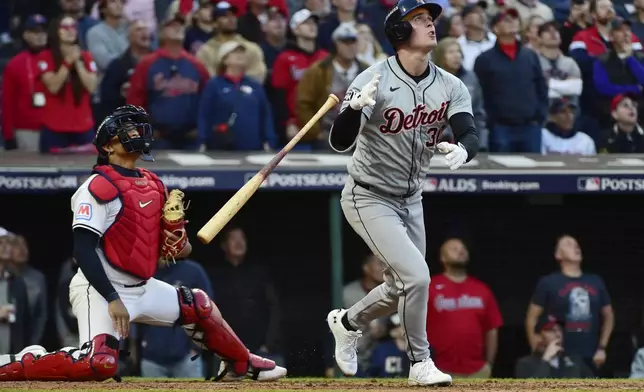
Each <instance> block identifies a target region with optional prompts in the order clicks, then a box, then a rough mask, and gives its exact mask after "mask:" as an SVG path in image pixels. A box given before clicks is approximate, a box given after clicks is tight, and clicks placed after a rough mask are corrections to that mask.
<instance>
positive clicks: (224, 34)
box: [197, 1, 266, 83]
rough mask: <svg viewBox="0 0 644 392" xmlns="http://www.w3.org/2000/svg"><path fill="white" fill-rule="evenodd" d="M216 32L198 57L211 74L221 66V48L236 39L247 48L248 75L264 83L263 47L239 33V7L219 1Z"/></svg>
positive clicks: (213, 14)
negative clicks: (237, 14)
mask: <svg viewBox="0 0 644 392" xmlns="http://www.w3.org/2000/svg"><path fill="white" fill-rule="evenodd" d="M212 12H213V13H212V17H213V21H214V23H215V31H216V34H215V35H214V36H213V37H212V38H210V39H209V40H208V41H206V43H205V44H203V45H202V46H201V48H199V50H198V51H197V58H198V59H199V60H200V61H201V62H202V63H203V64H204V65H205V66H206V69H208V72H209V73H210V76H215V75H216V74H217V69H218V68H219V62H218V61H219V58H220V56H219V54H218V53H219V48H221V45H223V44H224V43H226V42H229V41H235V42H239V43H242V44H243V45H244V47H245V48H246V56H247V59H248V69H247V70H246V75H247V76H248V77H250V78H253V79H255V80H257V81H258V82H259V83H264V80H265V78H266V64H265V62H264V54H263V53H262V49H261V48H260V47H259V45H257V44H256V43H254V42H251V41H248V40H247V39H245V38H244V37H242V36H241V35H240V34H238V33H237V28H238V21H237V16H236V15H235V13H236V12H237V7H236V6H235V5H232V4H231V3H229V2H227V1H220V2H219V3H217V4H216V5H215V7H214V9H213V11H212Z"/></svg>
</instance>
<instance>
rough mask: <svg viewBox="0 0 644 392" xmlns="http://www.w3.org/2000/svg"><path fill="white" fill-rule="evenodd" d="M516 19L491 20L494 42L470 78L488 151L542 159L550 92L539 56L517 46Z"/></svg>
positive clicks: (511, 15) (509, 13)
mask: <svg viewBox="0 0 644 392" xmlns="http://www.w3.org/2000/svg"><path fill="white" fill-rule="evenodd" d="M518 18H519V14H518V12H517V11H516V9H514V8H508V9H506V10H504V11H502V12H500V13H498V14H497V15H495V16H494V18H493V19H492V26H493V30H494V33H495V34H496V36H497V41H496V43H495V45H494V47H493V48H491V49H489V50H487V51H485V52H483V53H481V54H480V55H479V56H478V57H477V58H476V61H475V63H474V72H475V73H476V76H477V78H478V80H479V83H480V84H481V89H482V91H483V102H484V105H485V113H486V114H487V118H488V124H490V139H489V145H490V151H491V152H524V153H540V152H541V128H542V125H543V123H544V122H545V119H546V115H547V113H548V86H547V85H546V81H545V79H544V77H543V72H542V70H541V65H540V63H539V58H538V57H537V54H536V53H535V52H534V51H532V50H530V49H527V48H525V47H524V46H523V45H522V44H521V43H520V42H518V41H517V38H516V37H517V33H518V31H519V19H518Z"/></svg>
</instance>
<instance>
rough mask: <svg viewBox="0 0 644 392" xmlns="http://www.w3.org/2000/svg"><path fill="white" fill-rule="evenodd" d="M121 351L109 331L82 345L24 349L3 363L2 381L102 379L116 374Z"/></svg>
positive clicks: (0, 368)
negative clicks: (78, 346) (50, 350)
mask: <svg viewBox="0 0 644 392" xmlns="http://www.w3.org/2000/svg"><path fill="white" fill-rule="evenodd" d="M32 347H34V346H32ZM35 347H37V346H35ZM118 354H119V342H118V340H117V339H116V338H115V337H114V336H112V335H108V334H102V335H97V336H96V337H94V339H92V340H91V341H89V342H87V343H85V344H84V345H83V347H81V348H80V349H77V348H71V347H66V348H63V349H61V350H58V351H54V352H51V353H47V352H44V350H42V351H41V350H28V349H25V350H23V351H22V352H20V353H19V354H17V355H15V356H14V358H13V360H12V361H11V362H9V363H7V364H5V365H3V366H0V381H103V380H107V379H109V378H112V377H114V376H116V371H117V369H118Z"/></svg>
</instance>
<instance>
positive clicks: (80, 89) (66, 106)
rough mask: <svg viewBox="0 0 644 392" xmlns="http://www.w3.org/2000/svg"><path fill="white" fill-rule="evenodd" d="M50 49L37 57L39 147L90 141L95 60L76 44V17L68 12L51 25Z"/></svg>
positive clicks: (44, 149) (49, 149)
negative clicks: (41, 92) (41, 95)
mask: <svg viewBox="0 0 644 392" xmlns="http://www.w3.org/2000/svg"><path fill="white" fill-rule="evenodd" d="M47 41H48V46H49V49H47V50H45V51H43V52H42V53H41V55H40V58H39V61H38V69H39V71H40V75H41V80H42V82H43V84H44V85H45V100H46V104H45V108H44V113H43V129H42V131H41V134H40V151H41V152H55V151H56V150H58V149H60V148H66V147H70V146H81V145H85V144H89V143H91V142H92V139H93V138H94V131H93V127H94V118H93V117H92V107H91V104H90V98H91V95H92V93H93V92H94V90H95V89H96V84H97V80H96V70H97V68H96V63H94V60H93V59H92V55H91V54H90V53H89V52H87V51H84V50H81V48H80V47H79V45H78V31H77V24H76V21H75V20H74V19H73V18H72V17H69V16H65V17H62V18H58V19H56V20H54V21H53V22H52V24H51V25H50V31H49V35H48V37H47Z"/></svg>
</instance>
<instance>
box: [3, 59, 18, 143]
mask: <svg viewBox="0 0 644 392" xmlns="http://www.w3.org/2000/svg"><path fill="white" fill-rule="evenodd" d="M20 58H22V56H20V57H15V58H14V59H13V60H11V61H10V62H9V63H8V64H7V66H6V67H5V69H4V75H3V78H2V98H1V101H0V113H2V116H1V117H2V137H3V138H4V140H13V139H14V137H15V136H14V132H13V131H14V130H13V115H14V110H15V109H14V108H15V102H16V100H15V98H14V97H15V84H16V82H17V79H16V75H15V68H16V67H18V66H19V64H18V60H19V59H20Z"/></svg>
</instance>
